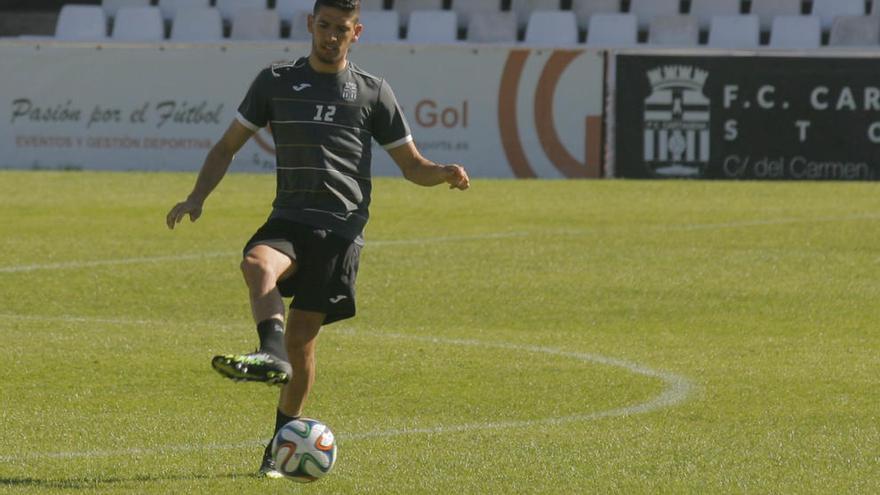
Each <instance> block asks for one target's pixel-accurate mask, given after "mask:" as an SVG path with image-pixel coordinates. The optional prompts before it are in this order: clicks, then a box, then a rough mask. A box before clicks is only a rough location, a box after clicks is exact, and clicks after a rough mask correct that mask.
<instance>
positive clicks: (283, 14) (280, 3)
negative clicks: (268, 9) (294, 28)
mask: <svg viewBox="0 0 880 495" xmlns="http://www.w3.org/2000/svg"><path fill="white" fill-rule="evenodd" d="M314 5H315V1H314V0H275V11H276V12H278V17H280V18H281V20H282V21H283V22H286V23H289V22H291V20H292V19H293V16H295V15H297V14H298V13H300V12H302V11H306V12H308V13H311V12H312V8H313V7H314Z"/></svg>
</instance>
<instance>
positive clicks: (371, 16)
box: [358, 10, 400, 43]
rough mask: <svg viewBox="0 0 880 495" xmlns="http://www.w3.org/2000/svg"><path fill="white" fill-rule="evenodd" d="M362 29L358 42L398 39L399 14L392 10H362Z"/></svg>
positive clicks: (388, 41) (392, 40)
mask: <svg viewBox="0 0 880 495" xmlns="http://www.w3.org/2000/svg"><path fill="white" fill-rule="evenodd" d="M361 24H363V25H364V30H363V31H362V32H361V37H360V39H358V43H391V42H396V41H398V40H399V37H398V33H399V27H398V26H400V14H398V13H397V12H396V11H394V10H362V11H361Z"/></svg>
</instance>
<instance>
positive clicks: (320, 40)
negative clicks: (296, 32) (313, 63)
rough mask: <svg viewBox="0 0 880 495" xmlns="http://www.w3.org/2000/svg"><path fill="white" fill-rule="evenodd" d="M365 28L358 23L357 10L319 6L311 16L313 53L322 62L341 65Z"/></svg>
mask: <svg viewBox="0 0 880 495" xmlns="http://www.w3.org/2000/svg"><path fill="white" fill-rule="evenodd" d="M363 28H364V27H363V26H362V25H361V24H358V18H357V13H356V12H346V11H344V10H339V9H335V8H333V7H325V6H321V7H318V12H317V13H316V14H315V15H313V16H309V32H310V33H312V53H313V54H314V55H315V56H316V57H317V58H318V60H320V61H321V62H322V63H325V64H328V65H339V64H341V63H342V62H344V61H345V58H346V57H347V56H348V49H349V48H351V45H352V43H354V42H355V41H357V39H358V36H360V34H361V30H362V29H363Z"/></svg>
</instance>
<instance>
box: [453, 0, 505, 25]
mask: <svg viewBox="0 0 880 495" xmlns="http://www.w3.org/2000/svg"><path fill="white" fill-rule="evenodd" d="M452 10H453V11H454V12H455V15H457V16H458V28H459V29H464V28H465V27H467V26H468V24H470V22H471V16H472V15H474V14H476V13H478V12H500V11H501V0H453V1H452Z"/></svg>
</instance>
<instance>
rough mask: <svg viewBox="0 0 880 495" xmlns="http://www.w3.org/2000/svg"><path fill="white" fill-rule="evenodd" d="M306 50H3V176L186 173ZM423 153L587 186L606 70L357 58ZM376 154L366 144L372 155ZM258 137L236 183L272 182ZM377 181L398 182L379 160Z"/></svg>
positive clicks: (444, 54) (491, 59)
mask: <svg viewBox="0 0 880 495" xmlns="http://www.w3.org/2000/svg"><path fill="white" fill-rule="evenodd" d="M308 48H309V47H308V45H307V44H303V43H271V44H249V43H243V44H242V43H239V44H225V45H220V44H205V45H179V44H149V45H146V44H144V45H132V44H115V43H108V44H103V45H100V46H98V45H94V44H79V43H73V44H71V43H54V42H32V41H31V42H26V41H2V42H0V103H2V105H3V107H4V109H5V114H6V115H5V116H4V118H2V119H0V151H2V153H0V167H6V168H48V169H56V168H74V169H98V170H180V171H184V170H185V171H194V170H198V168H199V167H200V166H201V163H202V160H203V159H204V156H205V154H206V153H207V151H208V149H209V148H210V147H211V146H212V144H213V143H214V141H215V140H216V139H217V138H218V137H219V136H220V135H221V134H222V132H223V131H224V130H225V128H226V127H227V126H228V125H229V123H230V122H231V121H232V120H233V118H234V115H235V112H236V110H237V108H238V105H239V103H240V102H241V100H242V98H243V97H244V95H245V92H246V91H247V88H248V86H249V85H250V82H251V80H252V79H253V78H254V77H255V76H256V74H257V73H258V72H259V70H260V69H261V68H263V67H265V66H267V65H269V64H270V63H272V62H274V61H280V60H291V59H295V58H298V57H300V56H303V55H307V54H308ZM351 59H352V60H353V61H354V62H355V63H356V64H357V65H358V66H360V67H361V68H362V69H364V70H366V71H368V72H371V73H373V74H375V75H378V76H381V77H385V78H386V79H387V80H388V81H389V83H390V84H391V86H392V87H393V88H394V91H395V93H396V94H397V97H398V100H399V101H400V103H401V105H402V106H403V107H404V111H405V113H406V114H407V118H408V120H409V122H410V125H411V127H412V130H413V136H414V138H415V140H416V143H417V144H418V146H419V148H420V150H421V151H422V153H423V154H424V155H425V156H427V157H429V158H431V159H432V160H434V161H437V162H443V163H461V164H464V165H466V166H467V167H468V170H469V172H470V173H471V175H473V176H475V177H542V178H544V177H546V178H562V177H596V176H598V175H599V173H600V168H601V164H600V161H601V160H600V157H601V115H602V107H603V71H604V56H603V54H602V53H601V52H596V51H584V50H536V49H525V48H517V47H502V46H489V47H485V46H474V45H457V46H418V47H417V46H410V45H404V44H393V45H361V46H356V47H355V49H354V51H353V52H352V54H351ZM374 144H375V143H374ZM273 168H274V151H273V149H272V139H271V136H270V135H269V134H268V131H266V130H263V131H261V132H260V133H258V134H257V135H255V137H254V139H252V140H251V142H249V143H248V145H247V146H245V148H244V149H242V151H241V152H240V153H239V154H238V156H237V157H236V160H235V162H234V163H233V167H232V170H233V171H250V172H253V171H271V170H273ZM373 171H374V175H399V171H398V170H397V168H396V167H395V166H394V165H393V163H392V162H391V161H390V158H389V157H388V156H387V154H385V153H384V152H383V151H381V149H376V152H375V154H374V166H373Z"/></svg>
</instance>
